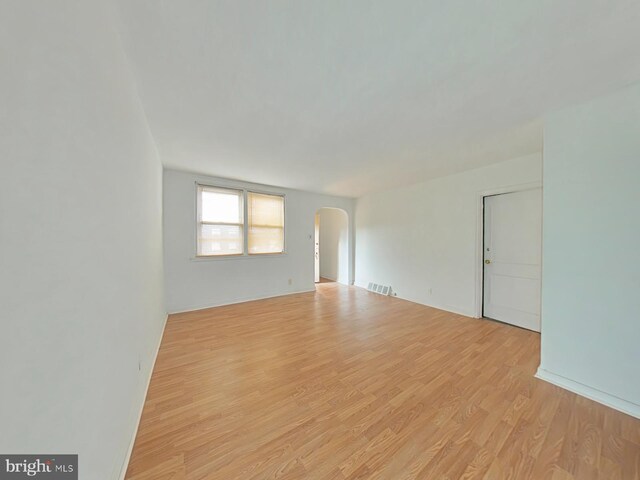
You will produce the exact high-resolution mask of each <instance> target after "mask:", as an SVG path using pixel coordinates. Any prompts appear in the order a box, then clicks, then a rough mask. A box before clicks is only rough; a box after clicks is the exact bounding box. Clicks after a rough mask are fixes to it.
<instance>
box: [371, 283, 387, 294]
mask: <svg viewBox="0 0 640 480" xmlns="http://www.w3.org/2000/svg"><path fill="white" fill-rule="evenodd" d="M367 290H369V291H370V292H373V293H379V294H380V295H391V287H390V286H389V285H381V284H379V283H373V282H369V285H368V286H367Z"/></svg>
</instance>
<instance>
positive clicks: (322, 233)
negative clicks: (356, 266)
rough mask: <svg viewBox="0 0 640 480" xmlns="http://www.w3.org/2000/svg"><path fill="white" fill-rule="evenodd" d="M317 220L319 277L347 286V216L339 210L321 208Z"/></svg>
mask: <svg viewBox="0 0 640 480" xmlns="http://www.w3.org/2000/svg"><path fill="white" fill-rule="evenodd" d="M317 215H318V220H319V244H320V245H319V257H320V261H319V265H318V266H319V269H320V276H321V277H323V278H327V279H329V280H334V281H336V282H339V283H343V284H345V285H348V284H349V216H348V214H347V212H345V211H344V210H342V209H339V208H328V207H327V208H321V209H319V210H318V212H317Z"/></svg>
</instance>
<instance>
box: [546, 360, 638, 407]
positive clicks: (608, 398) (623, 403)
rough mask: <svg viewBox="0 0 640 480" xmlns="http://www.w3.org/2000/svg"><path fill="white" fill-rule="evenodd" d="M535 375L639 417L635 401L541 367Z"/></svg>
mask: <svg viewBox="0 0 640 480" xmlns="http://www.w3.org/2000/svg"><path fill="white" fill-rule="evenodd" d="M535 377H536V378H539V379H540V380H544V381H545V382H549V383H552V384H554V385H556V386H558V387H561V388H564V389H565V390H569V391H570V392H573V393H576V394H578V395H581V396H583V397H586V398H588V399H590V400H593V401H594V402H598V403H601V404H602V405H606V406H607V407H611V408H613V409H615V410H618V411H620V412H622V413H626V414H627V415H631V416H632V417H636V418H640V405H638V404H636V403H633V402H629V401H628V400H624V399H622V398H619V397H616V396H615V395H611V394H609V393H606V392H603V391H601V390H598V389H596V388H592V387H589V386H587V385H584V384H582V383H580V382H576V381H574V380H571V379H569V378H566V377H563V376H562V375H557V374H555V373H551V372H549V371H548V370H545V369H543V368H538V371H537V372H536V375H535Z"/></svg>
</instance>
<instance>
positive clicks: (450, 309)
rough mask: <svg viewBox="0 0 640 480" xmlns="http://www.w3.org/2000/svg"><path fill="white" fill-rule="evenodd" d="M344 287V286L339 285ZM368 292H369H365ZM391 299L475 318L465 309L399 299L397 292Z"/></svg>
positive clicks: (360, 286) (357, 286) (355, 285)
mask: <svg viewBox="0 0 640 480" xmlns="http://www.w3.org/2000/svg"><path fill="white" fill-rule="evenodd" d="M341 285H344V284H341ZM353 286H354V287H356V288H362V289H363V290H367V286H366V285H359V284H356V283H354V284H353ZM367 291H369V290H367ZM371 293H375V292H371ZM389 296H390V297H391V298H397V299H399V300H403V301H405V302H410V303H415V304H416V305H422V306H423V307H429V308H435V309H436V310H442V311H443V312H448V313H454V314H456V315H462V316H463V317H467V318H476V317H474V316H473V314H472V312H469V311H468V310H465V309H459V308H457V307H454V306H449V305H445V306H442V305H434V304H430V303H423V302H421V301H418V300H412V299H410V298H406V297H401V296H400V295H398V292H395V291H394V292H393V294H392V295H389Z"/></svg>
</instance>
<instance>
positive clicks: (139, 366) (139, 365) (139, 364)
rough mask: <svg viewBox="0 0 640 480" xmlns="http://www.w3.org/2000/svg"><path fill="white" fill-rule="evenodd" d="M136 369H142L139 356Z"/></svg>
mask: <svg viewBox="0 0 640 480" xmlns="http://www.w3.org/2000/svg"><path fill="white" fill-rule="evenodd" d="M138 371H139V372H140V371H142V360H140V357H138Z"/></svg>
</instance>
